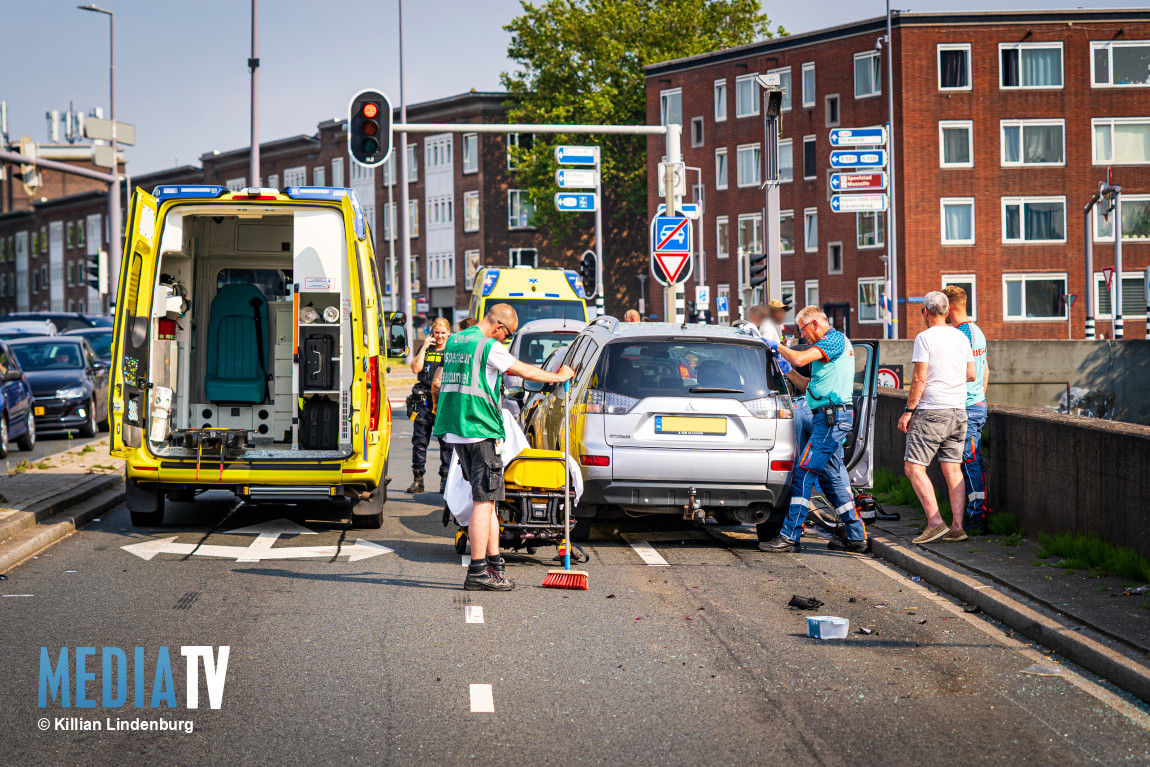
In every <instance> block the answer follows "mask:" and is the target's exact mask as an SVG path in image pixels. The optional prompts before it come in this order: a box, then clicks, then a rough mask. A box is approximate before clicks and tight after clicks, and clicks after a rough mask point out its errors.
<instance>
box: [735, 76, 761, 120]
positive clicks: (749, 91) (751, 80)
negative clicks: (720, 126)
mask: <svg viewBox="0 0 1150 767" xmlns="http://www.w3.org/2000/svg"><path fill="white" fill-rule="evenodd" d="M756 74H757V73H755V74H749V75H741V76H739V77H736V78H735V117H751V116H753V115H757V114H758V113H759V99H758V94H757V93H756V87H757V86H756V85H755V76H756Z"/></svg>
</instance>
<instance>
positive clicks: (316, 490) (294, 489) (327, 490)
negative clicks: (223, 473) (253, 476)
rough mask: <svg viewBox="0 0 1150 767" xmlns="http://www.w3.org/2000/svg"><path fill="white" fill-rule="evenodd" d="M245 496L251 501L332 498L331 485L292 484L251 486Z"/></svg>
mask: <svg viewBox="0 0 1150 767" xmlns="http://www.w3.org/2000/svg"><path fill="white" fill-rule="evenodd" d="M247 497H248V499H249V500H252V501H294V500H308V499H317V498H332V497H333V496H332V491H331V487H329V486H327V485H293V486H288V487H266V486H265V487H251V488H248V489H247Z"/></svg>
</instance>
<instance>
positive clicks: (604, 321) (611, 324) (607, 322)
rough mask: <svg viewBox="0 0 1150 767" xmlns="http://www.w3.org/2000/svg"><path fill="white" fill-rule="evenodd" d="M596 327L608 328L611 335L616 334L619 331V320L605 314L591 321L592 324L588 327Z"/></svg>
mask: <svg viewBox="0 0 1150 767" xmlns="http://www.w3.org/2000/svg"><path fill="white" fill-rule="evenodd" d="M596 325H600V326H602V327H604V328H606V329H607V331H608V332H609V333H614V332H615V331H616V330H618V329H619V320H618V318H616V317H612V316H611V315H609V314H604V315H603V316H602V317H596V318H595V319H593V320H591V323H590V324H589V325H588V326H587V327H595V326H596Z"/></svg>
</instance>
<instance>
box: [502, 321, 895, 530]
mask: <svg viewBox="0 0 1150 767" xmlns="http://www.w3.org/2000/svg"><path fill="white" fill-rule="evenodd" d="M876 351H877V344H874V343H873V342H869V343H868V342H855V358H856V371H857V372H856V385H855V393H856V397H855V406H856V419H855V423H856V427H855V428H856V431H855V433H853V434H852V435H851V438H850V439H848V454H847V456H846V459H847V467H848V469H850V470H851V474H852V481H854V480H855V478H856V477H857V479H858V481H857V482H855V484H862V483H866V485H867V486H869V484H870V483H869V475H870V443H869V439H868V437H869V434H870V432H871V429H872V425H873V421H874V404H875V403H874V398H875V387H876V379H877V360H878V356H877V353H876ZM564 362H565V363H566V364H568V365H570V366H571V367H572V368H573V369H574V370H575V378H574V379H572V381H571V394H570V397H571V452H572V455H573V456H574V457H575V458H576V460H577V461H579V464H580V466H581V470H582V472H583V484H584V492H583V497H582V499H581V500H580V504H579V506H578V508H576V509H575V510H574V517H575V527H574V530H573V533H572V535H573V537H576V538H577V539H578V538H582V539H585V538H586V536H587V534H588V533H589V530H590V521H591V520H592V519H593V518H597V517H598V518H602V517H610V516H619V515H622V514H629V515H635V514H666V515H678V516H685V517H696V516H697V514H698V513H699V512H702V513H703V514H704V515H706V516H713V517H714V518H715V519H716V520H717V521H718V522H719V523H720V524H738V523H749V522H754V523H756V524H757V525H758V533H759V537H760V539H761V540H769V539H770V538H773V537H774V536H775V535H777V534H778V531H779V529H780V528H781V527H782V523H783V519H784V518H785V516H786V511H787V507H788V505H789V504H790V479H791V470H792V468H793V465H794V460H795V452H796V451H795V437H794V418H793V415H792V411H791V397H792V395H793V391H792V390H791V388H790V384H789V382H788V381H787V380H786V378H785V377H784V376H783V375H782V373H781V372H780V371H779V369H778V365H777V364H776V363H775V362H774V361H773V358H772V357H771V355H769V354H768V352H767V348H766V346H765V345H764V344H763V342H762V340H761V339H760V338H759V337H758V333H757V332H756V331H755V330H754V329H752V328H750V327H741V328H730V327H721V326H716V325H678V324H668V323H644V324H629V323H620V322H619V321H618V320H616V319H615V318H613V317H603V318H600V319H597V320H595V321H594V322H592V323H591V324H590V325H588V326H587V328H586V329H585V330H583V332H581V333H580V334H579V336H578V337H577V338H576V340H575V342H574V343H573V344H572V345H571V346H570V347H569V348H568V349H567V351H566V355H565V359H564ZM525 389H526V391H528V392H530V391H533V390H534V391H542V392H543V394H544V396H543V399H542V401H541V402H539V403H538V404H537V405H536V406H535V408H534V410H533V412H532V413H531V414H530V420H529V421H528V422H527V424H526V427H525V429H524V430H525V431H526V433H527V436H528V439H529V440H530V441H531V443H532V445H533V446H534V447H537V448H543V449H550V450H556V449H560V450H561V449H562V426H563V388H562V387H561V386H545V385H540V384H536V383H533V382H530V381H528V382H526V384H525Z"/></svg>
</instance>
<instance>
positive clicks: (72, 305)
mask: <svg viewBox="0 0 1150 767" xmlns="http://www.w3.org/2000/svg"><path fill="white" fill-rule="evenodd" d="M68 311H70V312H74V311H76V299H74V298H69V299H68Z"/></svg>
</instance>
